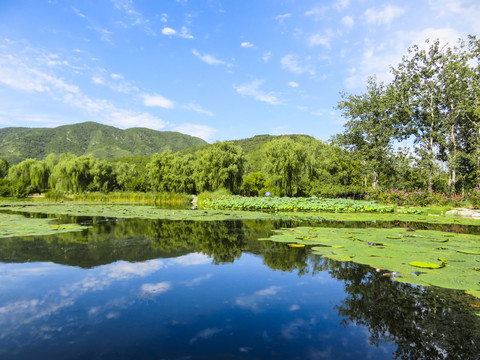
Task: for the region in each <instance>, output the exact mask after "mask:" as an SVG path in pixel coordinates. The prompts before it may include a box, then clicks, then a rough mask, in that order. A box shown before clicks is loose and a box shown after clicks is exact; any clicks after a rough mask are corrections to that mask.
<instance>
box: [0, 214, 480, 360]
mask: <svg viewBox="0 0 480 360" xmlns="http://www.w3.org/2000/svg"><path fill="white" fill-rule="evenodd" d="M70 220H72V221H76V222H80V223H87V224H89V225H92V227H91V228H90V229H89V230H87V231H84V232H81V233H68V234H62V235H57V236H45V237H31V238H12V239H0V261H1V262H0V358H2V359H29V360H31V359H355V360H357V359H393V358H400V359H443V358H448V359H478V358H479V354H480V318H479V317H478V316H476V315H474V313H473V311H472V306H471V304H469V302H471V299H472V298H469V297H467V296H464V295H463V294H462V293H461V292H455V291H448V290H442V289H434V288H422V287H418V286H410V285H405V284H399V283H395V282H392V281H391V279H389V278H386V277H383V276H381V275H379V274H378V273H376V272H375V270H374V269H370V268H369V267H365V266H359V265H356V264H353V263H340V262H335V261H331V260H328V259H324V258H321V257H318V256H314V255H311V254H309V250H308V249H307V248H290V247H288V245H285V244H278V243H274V242H271V241H263V240H258V239H259V238H265V237H268V235H269V234H271V232H272V230H273V229H274V228H276V227H281V226H288V225H291V224H288V223H283V224H282V223H278V222H271V221H225V222H180V221H178V222H171V221H152V220H117V221H114V220H108V219H89V218H73V219H70Z"/></svg>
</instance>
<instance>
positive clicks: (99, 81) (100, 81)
mask: <svg viewBox="0 0 480 360" xmlns="http://www.w3.org/2000/svg"><path fill="white" fill-rule="evenodd" d="M92 81H93V83H94V84H97V85H105V80H104V79H103V78H102V77H100V76H93V77H92Z"/></svg>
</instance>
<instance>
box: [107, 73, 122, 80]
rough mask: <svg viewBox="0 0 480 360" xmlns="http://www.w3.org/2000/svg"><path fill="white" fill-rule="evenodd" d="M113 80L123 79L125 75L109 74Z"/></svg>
mask: <svg viewBox="0 0 480 360" xmlns="http://www.w3.org/2000/svg"><path fill="white" fill-rule="evenodd" d="M110 77H111V78H112V79H113V80H123V79H124V78H125V77H124V76H123V75H122V74H110Z"/></svg>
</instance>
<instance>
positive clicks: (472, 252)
mask: <svg viewBox="0 0 480 360" xmlns="http://www.w3.org/2000/svg"><path fill="white" fill-rule="evenodd" d="M457 252H459V253H461V254H468V255H480V251H474V250H457Z"/></svg>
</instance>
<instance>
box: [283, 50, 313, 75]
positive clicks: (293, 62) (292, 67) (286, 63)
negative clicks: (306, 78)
mask: <svg viewBox="0 0 480 360" xmlns="http://www.w3.org/2000/svg"><path fill="white" fill-rule="evenodd" d="M280 63H281V64H282V69H285V70H289V71H291V72H294V73H295V74H305V73H307V74H310V75H315V69H314V68H313V67H312V66H311V65H308V64H302V62H301V61H300V60H299V59H298V56H296V55H293V54H287V55H285V56H284V57H283V58H282V59H281V60H280Z"/></svg>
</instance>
